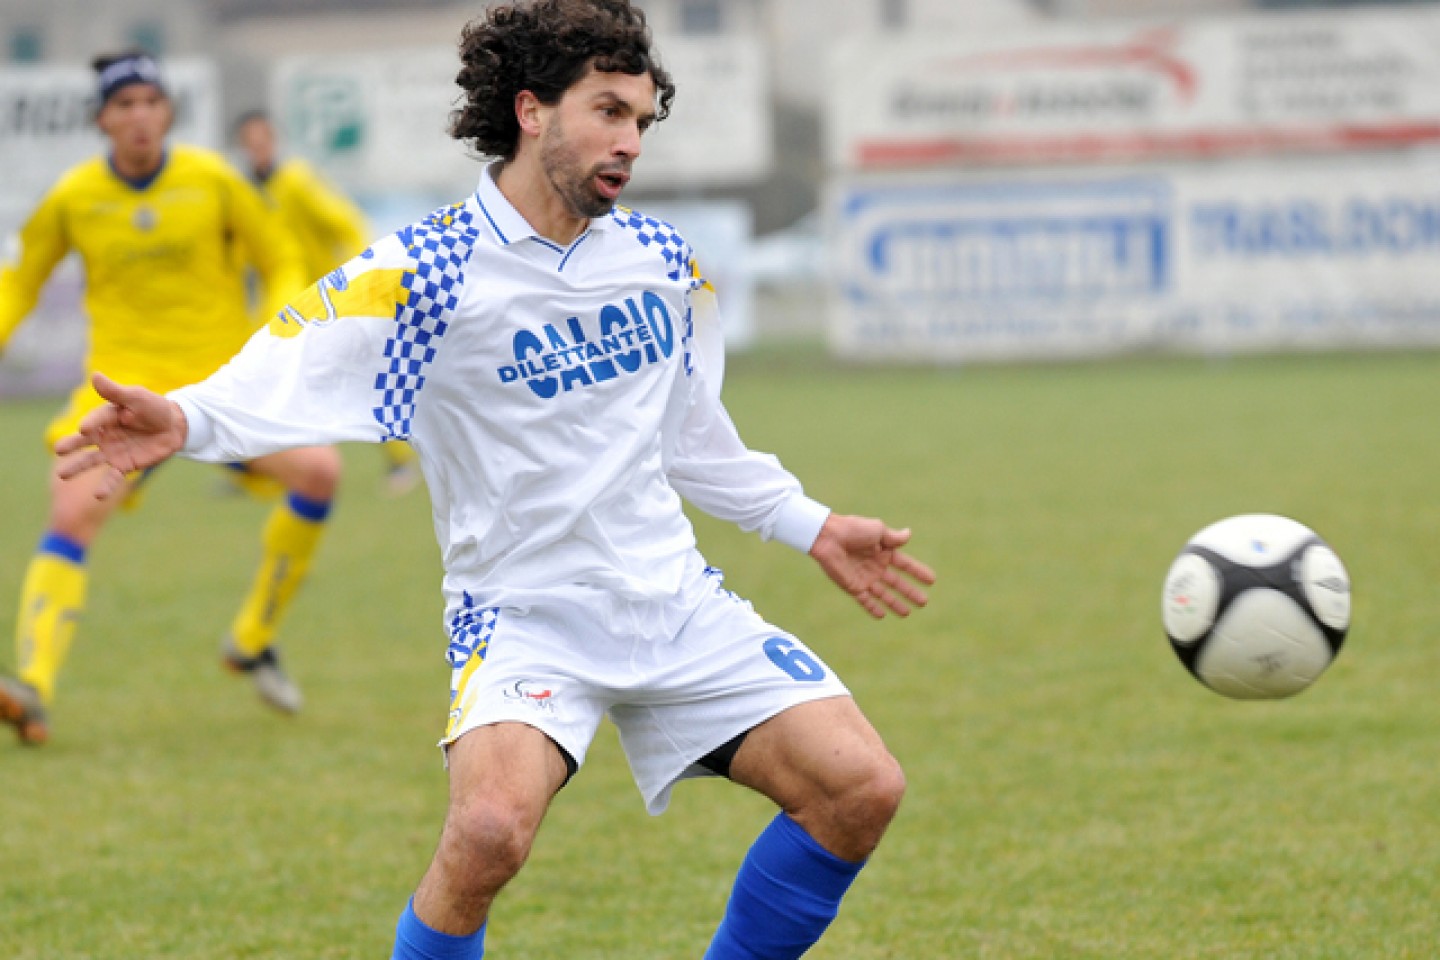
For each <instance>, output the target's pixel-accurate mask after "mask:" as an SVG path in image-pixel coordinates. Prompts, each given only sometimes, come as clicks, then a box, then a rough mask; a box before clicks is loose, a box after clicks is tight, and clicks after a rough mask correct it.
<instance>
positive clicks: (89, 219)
mask: <svg viewBox="0 0 1440 960" xmlns="http://www.w3.org/2000/svg"><path fill="white" fill-rule="evenodd" d="M94 68H95V70H96V73H97V75H98V79H99V103H100V107H99V110H98V113H97V115H96V122H97V124H98V125H99V127H100V129H101V131H102V132H104V134H105V136H106V137H107V138H108V139H109V151H108V153H107V155H105V156H99V157H95V158H92V159H91V160H89V161H86V162H84V163H81V164H79V165H78V166H76V167H74V168H72V169H71V170H69V171H67V172H66V173H64V174H63V175H62V176H61V177H60V179H59V181H58V182H57V183H56V184H55V186H54V187H52V188H51V190H50V192H49V193H48V194H47V195H46V196H45V197H44V198H43V199H42V200H41V201H40V203H39V205H38V206H37V207H36V209H35V211H34V212H33V213H32V214H31V216H30V219H29V220H28V221H27V222H26V223H25V225H24V226H23V227H22V229H21V232H20V235H19V245H18V251H17V252H16V253H15V254H14V255H13V256H12V257H11V258H10V260H9V261H8V262H5V263H3V264H0V346H3V345H4V343H5V341H6V340H7V339H8V338H9V335H10V333H11V332H12V331H13V330H14V329H15V328H16V327H17V326H18V325H19V324H20V322H21V321H22V320H23V319H24V318H25V316H26V314H28V313H29V312H30V310H31V308H33V307H34V305H35V302H36V299H37V298H38V296H39V294H40V291H41V288H42V287H43V286H44V284H45V281H46V279H47V278H48V277H49V275H50V273H51V271H52V270H53V269H54V268H55V266H56V265H57V264H58V263H59V262H60V260H61V259H62V258H63V257H64V256H65V255H66V254H67V253H69V252H72V251H73V252H75V253H76V254H78V255H79V257H80V260H81V262H82V264H83V267H84V272H85V310H86V313H87V314H88V320H89V339H90V351H89V356H88V357H87V358H86V368H87V371H86V377H85V380H84V381H83V384H82V386H80V387H79V388H77V389H76V390H75V392H74V393H73V394H72V395H71V397H70V402H69V405H68V406H67V407H66V408H65V410H64V411H63V412H62V413H61V414H60V415H59V417H57V418H56V420H55V421H54V422H53V423H52V424H51V425H50V428H49V429H48V430H47V432H46V441H47V442H48V443H49V444H51V445H53V444H54V442H55V440H56V439H57V438H59V437H62V436H64V435H66V434H68V433H72V432H73V431H74V430H75V427H76V425H77V424H78V423H79V422H80V419H81V418H82V417H83V416H84V415H85V414H86V413H88V412H89V411H90V410H92V409H94V408H96V407H98V406H100V405H101V404H102V403H103V401H102V400H101V399H100V397H99V396H98V395H96V394H95V392H94V391H93V390H92V389H91V387H90V386H89V380H90V377H89V371H91V370H99V371H103V372H105V373H108V374H112V375H114V376H119V377H123V378H129V379H133V380H135V381H137V382H141V383H145V384H146V385H147V386H150V387H151V388H152V389H155V390H162V391H163V390H171V389H174V388H176V387H180V386H183V385H185V384H189V383H193V382H195V381H198V380H203V379H204V378H205V377H207V376H209V375H210V374H211V373H212V372H214V371H215V370H216V369H217V368H219V367H220V366H221V365H223V364H224V363H225V362H226V361H227V360H229V359H230V357H231V356H233V355H234V354H235V352H236V351H237V350H239V348H240V347H241V345H243V344H244V343H245V341H246V339H247V338H248V336H249V334H250V333H251V331H252V330H253V329H254V321H253V318H252V316H251V315H250V312H249V310H248V307H247V303H246V295H245V287H244V279H243V276H242V274H241V271H240V270H239V269H237V267H236V266H235V264H236V263H237V262H238V261H237V257H236V251H235V250H234V249H233V247H234V246H235V245H237V244H238V245H239V246H240V247H242V248H243V249H244V251H245V259H246V260H247V261H248V262H250V263H253V264H255V266H256V268H257V270H258V271H259V272H260V273H261V275H262V277H263V279H264V286H265V290H266V291H267V294H268V295H269V296H270V298H271V299H272V300H274V301H275V304H276V306H275V308H274V309H275V310H278V309H279V306H280V305H283V303H284V301H285V299H286V298H287V297H288V296H289V295H291V294H293V293H294V292H295V291H297V290H300V289H303V287H304V286H305V285H306V284H308V283H309V282H310V281H311V280H312V279H313V277H311V276H310V275H309V274H308V273H307V272H306V270H305V268H304V267H303V266H302V261H301V259H300V257H299V255H298V251H297V249H296V246H295V244H294V242H293V241H292V240H291V239H290V237H289V234H288V232H287V231H286V230H285V229H284V227H283V226H282V225H281V223H280V221H279V219H278V218H277V217H276V216H275V214H274V212H273V211H272V210H271V209H270V208H269V205H268V204H266V202H265V200H264V198H263V197H261V196H260V194H259V193H258V192H256V190H255V189H254V188H253V187H252V186H251V185H250V184H249V183H247V182H246V180H245V178H244V177H243V176H242V175H240V173H239V172H237V171H236V170H234V168H232V167H231V166H230V165H228V164H227V163H226V162H225V161H224V160H223V159H222V158H221V157H220V156H218V155H217V154H215V153H212V152H210V151H206V150H200V149H197V148H192V147H185V146H175V145H167V143H166V134H167V133H168V131H169V129H170V124H171V121H172V119H173V117H174V107H173V104H172V103H171V100H170V97H169V95H168V93H167V91H166V88H165V84H164V80H163V78H162V76H161V73H160V70H159V67H158V66H157V64H156V63H155V61H154V60H153V59H151V58H150V57H149V56H146V55H145V54H143V53H126V54H121V55H118V56H108V57H100V58H97V59H96V60H95V63H94ZM272 312H273V311H272ZM246 469H247V470H250V471H253V472H254V473H256V474H258V475H261V476H266V477H271V478H274V479H275V480H276V481H278V482H279V483H280V484H281V485H283V487H284V488H285V490H286V491H287V493H288V496H287V497H286V498H285V499H284V500H283V501H282V502H280V503H279V504H277V505H276V507H275V510H274V512H273V513H272V514H271V516H270V519H269V521H268V522H267V524H266V526H265V531H264V537H263V543H264V549H263V558H262V561H261V565H260V570H259V572H258V574H257V576H256V579H255V582H254V585H253V586H252V587H251V590H250V593H249V595H248V596H247V597H246V599H245V601H244V603H243V605H242V607H241V609H240V612H239V614H238V615H237V616H236V618H235V620H234V622H233V623H232V625H231V627H230V630H229V632H228V634H227V635H226V636H225V638H224V649H223V653H222V656H223V658H224V660H225V663H226V664H227V665H228V666H230V667H231V668H233V669H235V670H237V671H241V672H243V673H245V674H247V675H248V676H249V677H250V678H251V679H252V680H253V681H254V683H255V686H256V689H257V691H258V692H259V693H260V695H261V697H262V698H264V699H265V701H266V702H268V703H269V704H270V705H271V706H274V707H276V708H277V709H280V710H283V711H286V712H294V711H295V710H298V709H299V707H300V703H301V696H300V691H299V689H298V688H297V687H296V686H295V684H294V683H293V682H292V681H291V680H290V679H289V678H288V677H287V676H286V675H285V673H284V672H283V671H282V670H281V668H280V663H279V658H278V654H277V652H276V648H275V646H274V637H275V628H276V625H277V623H278V622H279V620H280V618H281V616H282V615H283V613H284V612H285V610H286V608H287V606H288V605H289V603H290V600H291V598H292V596H293V594H294V592H295V589H296V587H297V586H298V585H299V583H300V581H301V580H302V579H303V577H304V575H305V573H306V571H307V569H308V568H309V565H310V559H311V557H312V555H313V554H314V551H315V547H316V545H317V543H318V542H319V538H320V534H321V531H322V529H323V527H324V521H325V518H326V516H327V515H328V513H329V509H330V503H331V500H332V499H333V497H334V495H335V490H336V485H337V483H338V482H339V477H340V458H339V455H338V454H337V453H336V451H335V450H334V449H332V448H329V447H309V448H301V449H295V450H289V451H285V452H282V453H275V454H270V455H267V456H262V457H260V458H258V459H256V460H254V461H252V462H250V463H249V464H247V465H246ZM100 473H102V471H98V470H97V471H93V474H92V475H89V476H86V477H83V478H82V479H81V480H80V481H79V482H70V483H60V482H58V481H55V480H54V479H53V478H52V481H51V484H50V503H51V506H50V515H49V521H48V527H47V529H46V532H45V534H44V536H43V537H42V538H41V541H40V545H39V548H38V549H37V551H36V553H35V556H34V558H33V559H32V560H31V561H30V566H29V568H28V570H27V572H26V576H25V580H24V585H23V587H22V591H21V596H20V604H19V607H18V623H17V627H16V658H17V668H16V678H13V679H12V678H10V677H0V720H4V721H6V722H8V723H10V724H11V725H13V726H14V727H15V728H16V730H17V731H18V732H19V735H20V739H21V741H22V742H24V743H29V744H38V743H43V742H44V741H45V739H46V738H47V736H48V732H49V730H48V716H47V714H48V707H49V706H50V703H51V701H52V699H53V697H54V694H55V681H56V676H57V675H58V673H59V671H60V667H61V664H62V663H63V662H64V659H65V656H66V653H67V651H68V649H69V646H70V641H71V638H72V636H73V634H74V631H75V626H76V622H77V621H78V620H79V618H80V615H81V613H82V611H83V610H84V606H85V592H86V580H87V575H86V567H85V555H86V551H87V550H88V549H89V547H90V545H91V543H92V542H93V541H94V540H95V538H96V536H97V535H98V534H99V532H100V530H101V528H102V527H103V526H104V525H105V521H106V520H107V519H108V518H109V516H110V513H111V512H112V510H113V507H112V504H113V503H114V502H115V501H113V500H98V499H96V498H95V496H94V492H95V489H94V481H95V480H96V479H97V477H96V476H94V474H100ZM142 479H143V477H139V476H137V477H132V478H130V482H131V485H132V487H133V486H134V485H136V484H138V483H139V482H140V480H142Z"/></svg>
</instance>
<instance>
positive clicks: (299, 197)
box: [235, 110, 420, 496]
mask: <svg viewBox="0 0 1440 960" xmlns="http://www.w3.org/2000/svg"><path fill="white" fill-rule="evenodd" d="M235 141H236V143H237V145H238V146H239V147H240V150H241V151H242V152H243V153H244V155H245V164H246V169H247V172H248V173H249V174H250V179H251V180H252V181H253V182H254V183H255V185H256V186H257V187H259V188H260V190H261V191H262V192H263V193H264V194H265V196H267V197H268V198H269V199H270V201H271V202H272V203H273V204H274V205H275V208H276V209H277V210H278V211H279V213H280V217H281V219H282V220H283V221H284V223H285V225H286V227H287V228H288V229H289V231H290V235H291V237H292V238H293V239H294V240H295V241H296V242H297V243H298V244H299V245H300V250H301V255H302V256H303V257H304V260H305V270H306V274H307V275H308V276H309V278H311V279H317V278H319V277H323V276H325V275H326V274H327V273H329V272H330V271H331V270H334V269H335V268H336V267H338V266H340V265H341V264H342V263H344V262H345V261H347V260H349V259H350V258H352V257H355V256H358V255H359V254H360V253H361V251H363V250H364V249H365V247H366V246H367V245H368V244H369V242H370V234H369V228H368V226H367V225H366V223H365V215H364V214H363V213H362V212H361V211H360V208H359V207H357V206H356V205H355V204H354V203H352V202H350V199H349V198H348V197H346V196H345V195H344V194H342V193H341V192H340V191H338V190H336V189H335V188H334V187H332V186H331V185H330V184H329V183H328V182H326V180H325V178H324V177H322V176H321V175H320V173H319V172H318V171H317V170H316V169H315V168H314V167H312V166H310V164H308V163H306V162H305V161H304V160H301V159H299V158H298V157H286V158H283V159H282V158H281V157H280V151H279V144H278V138H277V136H276V133H275V125H274V124H273V123H272V122H271V121H270V117H269V115H268V114H266V113H265V112H264V111H263V110H252V111H250V112H249V113H246V114H244V115H242V116H241V117H240V119H239V120H238V121H236V123H235ZM270 299H271V298H270V297H268V296H267V297H264V298H263V300H265V301H269V300H270ZM272 316H274V311H273V310H266V312H265V313H264V314H263V316H262V317H261V318H260V319H261V320H262V321H264V322H268V321H269V320H270V318H271V317H272ZM379 449H380V452H381V454H382V455H383V456H384V457H385V490H386V492H387V493H389V494H390V495H392V496H399V495H401V494H404V493H407V492H409V491H410V490H412V489H414V487H415V486H416V485H417V484H418V483H419V482H420V465H419V463H418V462H417V458H416V456H415V451H413V450H411V449H410V446H409V445H408V444H407V443H405V442H404V441H403V440H394V441H391V442H389V443H385V444H382V445H381V446H380V448H379ZM250 479H251V478H249V477H246V476H244V475H241V476H237V477H236V480H237V481H238V482H240V483H241V484H242V485H244V486H247V488H248V489H251V490H252V492H262V491H260V490H258V489H257V488H256V487H255V485H253V484H251V483H250V482H249V481H250Z"/></svg>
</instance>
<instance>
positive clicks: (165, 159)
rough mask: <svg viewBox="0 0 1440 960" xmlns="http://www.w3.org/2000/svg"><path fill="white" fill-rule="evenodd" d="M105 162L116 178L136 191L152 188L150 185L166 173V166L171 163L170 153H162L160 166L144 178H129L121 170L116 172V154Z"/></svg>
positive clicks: (111, 155) (108, 157) (167, 151)
mask: <svg viewBox="0 0 1440 960" xmlns="http://www.w3.org/2000/svg"><path fill="white" fill-rule="evenodd" d="M105 162H106V163H108V164H109V165H110V172H111V173H113V174H115V176H117V177H119V178H120V179H121V180H123V181H125V182H126V183H128V184H129V185H130V186H131V187H133V188H134V189H136V190H144V189H145V188H146V187H148V186H150V184H152V183H154V182H155V178H156V177H158V176H160V174H161V173H163V172H164V171H165V164H167V163H169V162H170V151H169V150H166V151H164V152H162V153H161V154H160V165H159V166H158V167H156V168H155V169H154V170H152V171H151V172H150V173H147V174H146V175H145V176H143V177H127V176H125V174H123V173H121V172H120V171H119V170H116V169H115V154H113V153H112V154H110V155H109V156H107V157H106V158H105Z"/></svg>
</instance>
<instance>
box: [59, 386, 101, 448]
mask: <svg viewBox="0 0 1440 960" xmlns="http://www.w3.org/2000/svg"><path fill="white" fill-rule="evenodd" d="M103 406H105V398H104V397H102V396H100V394H98V393H96V392H95V388H94V387H92V386H90V378H89V377H88V376H87V377H86V378H85V382H84V383H82V384H81V385H80V386H78V387H76V388H75V390H74V392H73V393H71V394H70V402H69V403H67V404H66V405H65V409H64V410H61V411H60V414H59V415H58V416H57V417H56V418H55V419H54V420H51V421H50V426H48V427H46V428H45V446H47V447H49V448H50V450H51V452H54V450H55V444H57V443H59V442H60V438H61V437H68V436H69V435H70V434H72V433H75V432H76V431H78V430H79V429H80V421H81V420H84V419H85V415H86V414H88V413H89V412H90V411H92V410H98V409H100V408H101V407H103Z"/></svg>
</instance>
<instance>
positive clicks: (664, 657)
mask: <svg viewBox="0 0 1440 960" xmlns="http://www.w3.org/2000/svg"><path fill="white" fill-rule="evenodd" d="M708 576H710V577H711V578H712V581H713V589H711V590H709V591H707V592H706V593H705V595H704V598H703V599H702V600H701V601H700V603H699V605H698V606H697V607H696V608H695V610H694V612H693V613H692V614H691V615H690V617H689V618H688V619H687V620H685V621H684V623H683V625H682V626H681V627H680V629H679V631H678V632H676V633H675V634H674V635H673V636H669V637H659V638H656V637H648V638H637V637H636V636H635V635H634V633H633V632H632V631H623V632H622V631H619V630H615V629H607V625H606V624H604V623H602V622H599V620H600V619H601V618H599V617H597V616H596V614H595V611H594V610H593V609H591V608H589V607H588V606H586V605H584V604H582V603H578V602H573V601H568V600H557V601H556V602H554V603H549V604H546V605H544V606H532V607H530V608H529V609H528V610H526V611H525V612H524V613H523V614H511V613H509V612H507V611H505V610H498V611H490V612H487V615H486V617H485V618H484V636H483V638H482V641H481V642H480V643H479V644H478V645H477V647H476V655H475V656H472V657H471V658H470V659H469V660H468V661H467V662H466V663H464V664H463V665H462V666H460V667H457V668H456V670H455V675H454V679H453V682H452V700H451V711H450V723H449V727H448V729H447V730H446V731H445V737H444V739H442V740H441V741H440V745H441V746H442V747H444V746H447V745H449V744H450V743H453V742H454V741H455V740H456V739H458V738H459V737H460V736H461V735H462V734H464V733H466V732H467V731H470V730H473V729H475V728H476V727H482V726H486V725H488V724H493V723H500V722H504V721H518V722H520V723H525V724H528V725H530V726H532V727H535V728H537V729H539V730H541V731H542V732H544V733H545V734H546V735H548V736H549V737H550V738H551V739H552V740H554V741H555V742H556V743H557V744H559V745H560V746H561V747H562V748H563V749H564V750H565V751H566V752H567V753H568V754H570V756H571V758H573V759H574V761H575V763H576V764H577V765H581V764H584V762H585V752H586V750H587V749H588V748H589V746H590V743H591V741H592V740H593V739H594V737H595V731H596V730H597V729H598V728H599V726H600V720H601V718H602V717H604V716H609V717H610V719H611V721H612V722H614V724H615V726H616V727H618V728H619V731H620V743H621V745H622V746H623V747H624V750H625V756H626V759H627V760H628V761H629V763H630V770H631V773H632V775H633V776H634V778H635V784H636V786H637V787H639V788H640V793H641V795H642V796H643V797H644V799H645V808H646V809H647V810H648V811H649V812H650V813H651V814H652V815H656V814H660V813H662V812H663V811H664V810H665V807H666V806H667V805H668V804H669V802H670V790H671V788H672V787H673V786H674V785H675V784H676V783H677V782H678V781H680V780H684V779H687V778H690V777H699V776H709V775H712V774H711V771H709V770H708V769H706V768H704V767H701V766H699V765H698V764H697V763H696V761H697V760H698V759H700V758H701V757H704V756H705V755H707V754H709V753H710V752H711V751H713V750H715V749H716V748H717V747H720V746H723V745H724V744H726V743H728V742H729V741H730V740H732V739H734V738H735V737H737V736H739V735H740V734H742V733H744V732H746V731H747V730H750V729H751V728H753V727H755V726H757V725H758V724H760V723H763V722H764V721H765V720H768V719H770V718H771V717H773V716H775V715H776V714H778V713H780V712H781V711H783V710H786V709H788V708H789V707H793V706H795V705H797V704H801V703H806V702H809V701H811V700H821V699H825V698H828V697H838V696H846V695H848V693H849V691H848V690H847V689H846V687H845V685H844V684H843V683H841V682H840V679H839V678H838V677H837V676H835V673H834V671H833V670H831V669H830V668H829V667H828V666H826V665H825V664H824V663H823V662H822V661H821V660H820V658H819V657H817V656H816V655H815V654H814V653H813V652H811V651H810V650H809V648H807V647H806V646H805V645H804V644H802V643H801V642H800V641H799V640H797V639H796V638H795V637H793V636H791V635H790V634H788V633H786V632H784V631H783V630H780V629H778V628H776V627H773V626H771V625H770V624H769V623H766V622H765V621H764V620H763V619H762V618H761V617H760V616H759V615H758V614H757V613H755V611H754V609H753V608H752V607H751V606H750V604H749V603H748V602H747V601H745V600H743V599H741V598H740V597H738V596H736V595H735V594H733V593H731V592H730V591H728V590H726V589H725V588H724V587H723V586H721V582H720V577H719V572H718V571H713V572H710V573H709V574H708ZM477 657H478V658H479V659H477Z"/></svg>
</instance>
